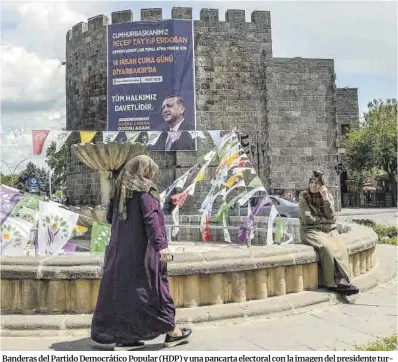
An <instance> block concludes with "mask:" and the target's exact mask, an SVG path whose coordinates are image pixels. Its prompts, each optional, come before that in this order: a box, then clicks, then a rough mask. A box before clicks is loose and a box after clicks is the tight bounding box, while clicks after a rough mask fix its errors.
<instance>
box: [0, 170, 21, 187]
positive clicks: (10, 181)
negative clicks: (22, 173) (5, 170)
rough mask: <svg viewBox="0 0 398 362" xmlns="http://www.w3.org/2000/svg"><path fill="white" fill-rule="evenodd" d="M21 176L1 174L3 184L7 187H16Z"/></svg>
mask: <svg viewBox="0 0 398 362" xmlns="http://www.w3.org/2000/svg"><path fill="white" fill-rule="evenodd" d="M18 177H19V175H18V174H14V175H4V174H2V173H0V178H1V183H2V184H3V185H6V186H11V187H14V185H15V183H16V181H17V180H18Z"/></svg>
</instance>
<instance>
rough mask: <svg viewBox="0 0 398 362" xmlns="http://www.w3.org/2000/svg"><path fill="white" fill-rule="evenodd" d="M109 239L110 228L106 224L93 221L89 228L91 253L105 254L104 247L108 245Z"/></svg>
mask: <svg viewBox="0 0 398 362" xmlns="http://www.w3.org/2000/svg"><path fill="white" fill-rule="evenodd" d="M110 237H111V227H110V226H109V225H107V224H102V223H99V222H96V221H94V222H93V226H92V228H91V245H90V246H91V248H90V250H91V252H93V253H103V252H105V246H106V245H108V243H109V239H110Z"/></svg>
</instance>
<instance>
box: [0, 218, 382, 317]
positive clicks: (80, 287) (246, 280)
mask: <svg viewBox="0 0 398 362" xmlns="http://www.w3.org/2000/svg"><path fill="white" fill-rule="evenodd" d="M344 238H345V242H346V245H347V248H348V251H349V254H350V266H351V270H352V274H353V276H354V277H358V276H360V275H366V273H368V272H369V271H370V270H371V269H372V268H374V266H375V265H376V254H375V249H376V248H375V245H376V242H377V235H376V234H375V233H374V232H373V230H372V229H370V228H367V227H364V226H361V225H356V224H351V225H350V231H349V232H347V233H345V234H344ZM192 244H193V243H191V244H189V243H187V244H185V243H184V244H176V243H175V244H173V248H175V249H176V250H175V256H174V261H173V262H171V263H170V264H169V267H168V270H169V276H170V287H171V291H172V295H173V298H174V301H175V304H176V306H177V307H179V308H197V307H199V309H200V308H201V307H204V306H225V305H233V304H234V303H245V302H248V301H255V300H258V301H260V300H264V299H268V298H270V297H277V296H284V295H286V294H291V293H299V292H303V291H304V290H314V289H317V288H318V265H317V262H318V259H317V255H316V253H315V252H314V250H313V248H312V247H309V246H306V245H301V244H285V245H274V246H268V247H264V246H253V247H251V248H246V247H245V248H239V247H237V246H235V247H233V246H230V247H225V244H216V243H214V244H201V245H202V246H198V245H197V246H193V245H192ZM182 245H184V246H182ZM212 249H214V250H212ZM82 254H83V253H82ZM102 259H103V257H102V256H101V255H90V254H86V255H76V256H56V257H2V258H1V264H2V268H1V278H2V280H1V305H2V314H3V315H4V314H20V313H22V314H35V313H42V314H43V313H44V314H81V313H83V314H88V313H92V311H93V309H94V307H95V304H96V299H97V295H98V289H99V285H100V278H101V277H100V270H101V265H102ZM249 303H250V302H249ZM230 308H234V307H233V306H232V307H230ZM237 308H238V307H237ZM183 313H185V311H184V312H183ZM187 313H188V314H189V313H190V311H187Z"/></svg>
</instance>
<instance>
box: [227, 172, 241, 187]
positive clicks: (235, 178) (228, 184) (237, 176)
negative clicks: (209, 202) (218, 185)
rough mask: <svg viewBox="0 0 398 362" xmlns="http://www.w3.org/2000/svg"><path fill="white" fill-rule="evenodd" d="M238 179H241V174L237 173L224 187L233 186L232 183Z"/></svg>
mask: <svg viewBox="0 0 398 362" xmlns="http://www.w3.org/2000/svg"><path fill="white" fill-rule="evenodd" d="M239 177H243V173H242V172H239V173H237V174H236V175H233V176H231V177H230V178H229V179H228V181H227V182H226V184H225V186H226V187H228V188H230V187H232V186H233V185H234V183H235V182H236V181H237V180H238V178H239Z"/></svg>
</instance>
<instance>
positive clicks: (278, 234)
mask: <svg viewBox="0 0 398 362" xmlns="http://www.w3.org/2000/svg"><path fill="white" fill-rule="evenodd" d="M284 229H285V224H284V222H283V220H282V218H280V217H278V218H276V220H275V241H281V240H282V236H283V234H284Z"/></svg>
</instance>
